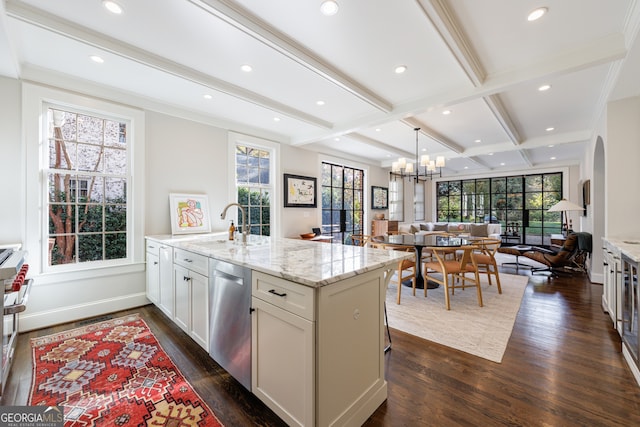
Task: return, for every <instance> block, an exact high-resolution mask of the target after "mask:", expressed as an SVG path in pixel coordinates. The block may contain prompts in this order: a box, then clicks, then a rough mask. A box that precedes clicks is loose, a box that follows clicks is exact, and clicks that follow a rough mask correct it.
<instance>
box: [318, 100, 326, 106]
mask: <svg viewBox="0 0 640 427" xmlns="http://www.w3.org/2000/svg"><path fill="white" fill-rule="evenodd" d="M316 105H320V106H323V105H324V101H316Z"/></svg>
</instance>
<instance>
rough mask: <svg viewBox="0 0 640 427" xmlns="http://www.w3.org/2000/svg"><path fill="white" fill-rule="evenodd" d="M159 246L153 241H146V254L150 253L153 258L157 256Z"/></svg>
mask: <svg viewBox="0 0 640 427" xmlns="http://www.w3.org/2000/svg"><path fill="white" fill-rule="evenodd" d="M160 246H162V245H161V244H160V243H158V242H156V241H154V240H147V253H150V254H152V255H155V256H159V255H160Z"/></svg>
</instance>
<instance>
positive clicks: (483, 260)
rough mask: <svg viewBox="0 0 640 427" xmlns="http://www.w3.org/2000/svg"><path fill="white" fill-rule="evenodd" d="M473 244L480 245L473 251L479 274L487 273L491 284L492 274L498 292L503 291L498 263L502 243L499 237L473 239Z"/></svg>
mask: <svg viewBox="0 0 640 427" xmlns="http://www.w3.org/2000/svg"><path fill="white" fill-rule="evenodd" d="M472 242H473V244H474V245H476V246H477V247H478V249H476V250H474V251H473V252H472V253H471V256H472V257H473V258H474V260H475V264H476V266H477V267H478V274H486V275H487V280H488V281H489V286H491V285H492V283H491V276H494V277H495V278H496V286H497V288H498V293H499V294H501V293H502V287H501V286H500V272H499V271H498V263H497V262H496V256H495V255H496V252H497V251H498V248H499V247H500V245H501V244H502V241H501V240H499V239H492V238H480V239H474V240H472Z"/></svg>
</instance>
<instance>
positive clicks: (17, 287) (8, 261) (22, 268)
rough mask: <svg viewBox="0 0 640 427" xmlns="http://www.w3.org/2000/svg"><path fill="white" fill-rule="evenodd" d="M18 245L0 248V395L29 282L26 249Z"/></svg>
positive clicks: (27, 296) (30, 281)
mask: <svg viewBox="0 0 640 427" xmlns="http://www.w3.org/2000/svg"><path fill="white" fill-rule="evenodd" d="M19 247H20V245H9V246H2V247H0V283H2V284H3V285H4V299H3V315H2V316H0V319H2V320H0V326H1V327H2V365H0V381H1V382H0V397H1V396H2V394H3V392H4V387H5V385H6V383H7V377H8V376H9V370H10V369H11V364H12V363H13V356H14V352H15V349H16V344H17V341H18V314H19V313H20V312H22V311H24V310H25V309H26V308H27V300H28V298H29V292H30V290H31V285H32V283H33V280H32V279H27V278H26V276H27V272H28V270H29V266H28V264H25V263H24V261H25V256H26V252H24V251H20V250H18V249H19Z"/></svg>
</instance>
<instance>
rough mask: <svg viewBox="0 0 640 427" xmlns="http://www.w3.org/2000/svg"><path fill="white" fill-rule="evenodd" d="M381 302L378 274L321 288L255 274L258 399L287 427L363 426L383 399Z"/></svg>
mask: <svg viewBox="0 0 640 427" xmlns="http://www.w3.org/2000/svg"><path fill="white" fill-rule="evenodd" d="M384 295H385V285H384V280H383V274H382V271H381V270H378V271H372V272H369V273H366V274H362V275H357V276H355V277H352V278H349V279H346V280H343V281H340V282H337V283H333V284H331V285H330V286H322V287H319V288H311V287H307V286H304V285H301V284H298V283H294V282H290V281H287V280H284V279H281V278H278V277H273V276H270V275H267V274H263V273H260V272H255V271H254V272H253V275H252V306H253V308H254V310H255V311H254V313H253V318H252V321H253V324H252V325H253V335H252V336H253V341H252V344H253V353H252V354H253V356H252V378H253V380H252V391H253V393H254V394H256V395H257V396H258V397H259V398H260V399H261V400H262V401H263V402H265V403H266V404H267V406H269V407H270V408H271V409H272V410H273V411H274V412H275V413H277V414H278V415H279V416H280V417H281V418H282V419H283V420H284V421H285V422H287V423H288V424H289V425H300V426H302V425H309V426H311V425H318V426H329V425H361V424H362V423H363V422H364V421H366V419H367V418H368V416H369V414H371V411H375V409H376V408H377V407H378V406H379V405H380V403H382V402H383V401H384V399H385V397H384V396H386V387H387V385H386V381H385V380H384V359H383V351H382V349H383V347H384V343H383V323H382V317H381V316H380V313H381V312H382V310H383V307H382V304H383V301H384ZM314 409H315V414H314Z"/></svg>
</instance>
